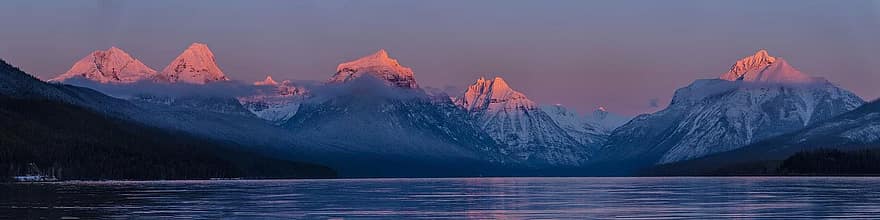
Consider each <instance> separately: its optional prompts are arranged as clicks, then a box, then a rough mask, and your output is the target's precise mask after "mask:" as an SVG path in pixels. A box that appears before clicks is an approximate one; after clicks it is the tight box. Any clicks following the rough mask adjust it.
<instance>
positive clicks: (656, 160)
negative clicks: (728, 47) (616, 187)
mask: <svg viewBox="0 0 880 220" xmlns="http://www.w3.org/2000/svg"><path fill="white" fill-rule="evenodd" d="M862 103H863V101H862V99H861V98H859V97H858V96H856V95H854V94H853V93H851V92H849V91H846V90H844V89H841V88H838V87H836V86H834V85H833V84H831V83H830V82H828V81H826V80H824V79H821V78H813V77H808V76H806V75H805V74H803V73H801V72H800V71H798V70H797V69H794V68H793V67H791V66H790V65H789V64H788V63H787V62H785V61H784V60H783V59H781V58H775V57H771V56H769V55H768V54H767V52H766V51H764V50H761V51H758V52H757V53H755V54H754V55H752V56H748V57H745V58H743V59H741V60H739V61H737V62H736V64H734V65H733V67H731V69H730V71H728V72H727V73H725V74H724V75H723V76H722V77H721V79H708V80H697V81H694V82H693V83H692V84H691V85H689V86H687V87H685V88H681V89H678V90H677V91H676V92H675V95H674V96H673V99H672V102H671V103H670V105H669V106H668V107H667V108H666V109H664V110H661V111H659V112H656V113H653V114H645V115H640V116H638V117H636V118H634V119H633V120H631V121H630V122H628V123H627V124H625V125H623V126H621V127H620V128H617V129H616V130H615V131H614V132H613V133H612V134H611V137H610V138H609V142H608V144H606V145H605V146H603V149H602V155H603V158H604V159H603V160H604V161H616V162H618V163H624V164H628V165H630V166H650V165H653V164H664V163H671V162H676V161H682V160H688V159H693V158H698V157H702V156H706V155H711V154H715V153H720V152H725V151H730V150H734V149H737V148H740V147H743V146H745V145H748V144H751V143H755V142H758V141H761V140H764V139H766V138H769V137H773V136H776V135H780V134H784V133H787V132H792V131H795V130H798V129H801V128H804V127H806V126H808V125H810V124H812V123H815V122H819V121H822V120H826V119H829V118H832V117H834V116H837V115H839V114H841V113H844V112H847V111H850V110H852V109H855V108H856V107H858V106H860V105H861V104H862Z"/></svg>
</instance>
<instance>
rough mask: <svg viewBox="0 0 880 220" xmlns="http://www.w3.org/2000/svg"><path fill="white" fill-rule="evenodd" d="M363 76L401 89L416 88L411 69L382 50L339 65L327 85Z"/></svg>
mask: <svg viewBox="0 0 880 220" xmlns="http://www.w3.org/2000/svg"><path fill="white" fill-rule="evenodd" d="M363 75H371V76H373V77H376V78H378V79H382V80H384V81H385V82H387V83H388V84H389V85H392V86H396V87H401V88H418V87H419V85H418V84H417V83H416V79H415V77H414V75H413V71H412V69H410V68H409V67H405V66H401V65H400V63H398V62H397V60H396V59H392V58H391V57H389V56H388V52H386V51H385V50H384V49H382V50H379V51H377V52H376V53H374V54H371V55H368V56H365V57H361V58H360V59H357V60H353V61H350V62H346V63H342V64H339V66H338V67H336V74H334V75H333V77H331V78H330V80H329V81H328V83H342V82H347V81H350V80H353V79H356V78H358V77H361V76H363Z"/></svg>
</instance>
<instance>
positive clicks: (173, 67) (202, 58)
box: [160, 43, 229, 84]
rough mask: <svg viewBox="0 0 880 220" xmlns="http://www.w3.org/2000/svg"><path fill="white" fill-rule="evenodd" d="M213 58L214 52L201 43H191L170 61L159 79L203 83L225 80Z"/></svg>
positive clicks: (172, 81) (173, 81)
mask: <svg viewBox="0 0 880 220" xmlns="http://www.w3.org/2000/svg"><path fill="white" fill-rule="evenodd" d="M227 80H229V78H227V77H226V75H225V74H223V71H222V70H220V67H218V66H217V62H216V60H215V59H214V53H213V52H211V49H209V48H208V45H206V44H203V43H193V44H192V45H190V46H189V48H187V49H186V50H184V51H183V53H181V54H180V56H177V58H175V59H174V61H171V63H170V64H168V66H167V67H165V69H164V70H162V73H161V75H160V81H165V82H171V83H176V82H184V83H192V84H205V83H209V82H214V81H227Z"/></svg>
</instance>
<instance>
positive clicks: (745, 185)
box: [0, 177, 880, 219]
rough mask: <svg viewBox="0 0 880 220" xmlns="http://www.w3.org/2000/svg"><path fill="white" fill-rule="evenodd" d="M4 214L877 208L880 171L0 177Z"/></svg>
mask: <svg viewBox="0 0 880 220" xmlns="http://www.w3.org/2000/svg"><path fill="white" fill-rule="evenodd" d="M0 216H2V217H7V218H13V219H30V218H41V217H45V218H49V219H58V218H61V217H79V218H83V219H93V218H131V217H135V216H136V217H145V218H170V217H179V218H190V217H195V218H212V219H213V218H258V219H265V218H285V219H289V218H318V219H327V218H407V219H418V218H429V219H444V218H446V219H461V218H474V219H487V218H488V219H522V218H553V219H559V218H634V219H644V218H647V219H664V218H670V219H671V218H676V219H677V218H696V219H714V218H795V217H796V218H805V217H816V218H828V217H844V218H859V217H861V218H872V217H876V216H880V178H838V177H833V178H767V177H753V178H465V179H361V180H282V181H173V182H65V183H41V184H33V183H32V184H5V185H0Z"/></svg>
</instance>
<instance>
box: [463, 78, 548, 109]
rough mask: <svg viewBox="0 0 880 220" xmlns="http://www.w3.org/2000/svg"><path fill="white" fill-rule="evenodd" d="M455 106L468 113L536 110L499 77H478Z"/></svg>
mask: <svg viewBox="0 0 880 220" xmlns="http://www.w3.org/2000/svg"><path fill="white" fill-rule="evenodd" d="M456 102H457V104H458V105H459V106H461V107H462V108H464V109H465V110H468V111H484V110H488V111H490V112H495V111H501V110H516V109H537V108H538V106H537V105H536V104H535V102H532V100H529V98H528V97H526V95H524V94H522V93H520V92H518V91H516V90H513V89H512V88H510V85H508V84H507V82H506V81H504V79H503V78H501V77H495V78H494V79H486V78H484V77H480V78H479V79H477V81H476V82H474V84H472V85H470V86H468V88H467V90H465V92H464V94H463V95H462V97H461V98H458V99H457V100H456Z"/></svg>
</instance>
